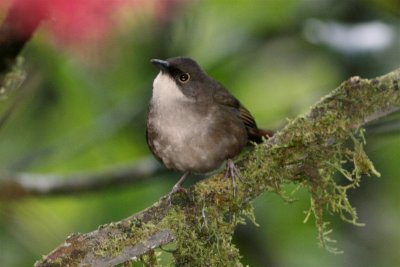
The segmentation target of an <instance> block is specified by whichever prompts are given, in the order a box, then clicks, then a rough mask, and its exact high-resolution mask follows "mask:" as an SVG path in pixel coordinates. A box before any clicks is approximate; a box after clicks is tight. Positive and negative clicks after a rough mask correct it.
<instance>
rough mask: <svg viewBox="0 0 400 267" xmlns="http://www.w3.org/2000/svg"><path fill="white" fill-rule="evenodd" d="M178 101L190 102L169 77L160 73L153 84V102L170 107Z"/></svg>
mask: <svg viewBox="0 0 400 267" xmlns="http://www.w3.org/2000/svg"><path fill="white" fill-rule="evenodd" d="M176 100H188V98H187V97H186V96H185V95H184V94H183V93H182V91H181V90H180V89H179V88H178V85H177V84H176V83H175V81H174V80H173V79H172V78H171V77H170V76H169V75H167V74H164V73H162V72H161V71H160V73H159V74H158V75H157V77H156V78H155V79H154V82H153V101H155V102H157V103H159V104H161V105H162V104H167V105H168V104H171V102H174V101H176Z"/></svg>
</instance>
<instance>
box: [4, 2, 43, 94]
mask: <svg viewBox="0 0 400 267" xmlns="http://www.w3.org/2000/svg"><path fill="white" fill-rule="evenodd" d="M36 4H37V3H35V1H34V0H14V1H13V2H12V4H11V7H10V10H9V12H8V13H7V16H6V18H5V19H4V21H3V23H2V25H1V26H0V87H1V85H2V82H3V78H4V76H5V74H6V73H7V72H8V71H9V70H10V69H11V67H12V66H13V64H14V62H15V60H16V58H17V56H18V54H19V53H20V52H21V50H22V49H23V48H24V46H25V44H26V43H27V42H28V41H29V40H30V39H31V37H32V35H33V33H34V32H35V30H36V29H37V27H38V26H39V24H40V22H41V21H42V20H43V19H45V17H46V13H45V12H44V11H43V10H38V9H37V8H35V5H36Z"/></svg>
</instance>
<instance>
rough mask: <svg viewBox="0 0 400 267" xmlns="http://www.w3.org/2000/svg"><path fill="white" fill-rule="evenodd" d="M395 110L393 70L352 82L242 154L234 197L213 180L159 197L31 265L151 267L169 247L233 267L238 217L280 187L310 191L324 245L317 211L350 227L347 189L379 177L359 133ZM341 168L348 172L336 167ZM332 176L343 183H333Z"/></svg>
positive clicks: (399, 97) (399, 96) (399, 89)
mask: <svg viewBox="0 0 400 267" xmlns="http://www.w3.org/2000/svg"><path fill="white" fill-rule="evenodd" d="M399 108H400V69H398V70H396V71H394V72H391V73H389V74H386V75H384V76H381V77H378V78H375V79H371V80H367V79H360V78H359V77H353V78H351V79H349V80H347V81H345V82H343V83H342V84H341V85H340V86H339V87H338V88H337V89H335V90H334V91H333V92H332V93H330V94H329V95H327V96H326V97H324V98H323V99H322V100H321V101H319V102H318V103H317V104H315V105H314V106H313V107H311V109H310V111H309V112H308V113H307V114H305V115H302V116H299V117H297V118H296V119H294V120H293V121H290V122H289V123H288V124H287V125H286V127H285V128H283V129H282V130H281V131H279V132H277V133H276V134H275V135H274V136H273V137H272V138H270V139H269V140H267V141H266V142H265V143H263V144H262V145H258V146H256V147H255V149H253V150H252V151H249V152H247V153H246V154H245V155H243V157H242V158H241V160H240V162H239V166H240V167H241V173H242V176H243V179H242V181H238V190H237V194H236V196H233V194H232V187H231V183H230V181H229V179H222V176H223V175H222V174H218V175H215V176H213V177H211V178H209V179H206V180H203V181H201V182H198V183H197V184H196V185H194V186H192V187H191V188H189V190H188V194H184V193H180V194H176V195H173V196H172V197H171V198H170V199H169V198H168V197H166V196H164V197H162V198H161V199H160V200H159V201H158V202H157V203H155V204H154V205H152V206H151V207H149V208H148V209H146V210H144V211H142V212H140V213H138V214H135V215H132V216H130V217H128V218H126V219H123V220H121V221H119V222H116V223H111V224H108V225H104V226H101V227H99V229H98V230H96V231H93V232H91V233H86V234H75V235H72V236H70V237H68V238H67V239H66V240H65V242H64V243H63V244H61V245H60V246H59V247H57V248H56V249H55V250H53V251H52V252H51V253H50V254H49V255H47V256H44V257H43V259H42V260H40V261H38V262H37V263H36V265H35V266H91V265H92V266H112V265H115V264H119V263H123V262H127V261H130V260H135V259H140V260H142V261H145V262H147V263H149V264H150V265H151V264H152V265H156V264H157V257H156V256H155V254H154V249H155V248H156V247H159V246H161V245H163V244H166V243H171V242H174V247H175V250H174V252H173V253H172V255H173V256H174V258H175V264H176V265H186V264H187V265H189V266H219V265H221V266H241V263H240V254H239V251H238V249H237V248H236V247H235V246H234V245H233V244H232V242H231V240H232V235H233V232H234V229H235V227H236V225H237V224H238V223H243V221H244V219H243V218H244V216H245V217H246V216H247V217H249V218H250V219H254V217H253V216H254V214H253V211H252V207H251V205H250V201H251V200H253V199H254V198H255V197H257V196H258V195H260V194H261V193H263V192H276V193H278V194H281V195H282V196H284V193H283V189H282V187H283V186H284V184H287V183H295V184H298V185H299V186H302V187H305V188H306V189H308V191H309V192H310V197H311V207H310V211H309V215H313V216H314V217H315V221H316V225H317V228H318V230H319V237H320V240H321V242H322V244H323V245H326V244H327V242H329V241H330V239H329V237H328V235H327V234H328V233H329V232H330V231H329V229H327V224H328V223H327V222H325V220H324V218H323V215H324V212H325V211H326V210H328V211H329V212H331V213H335V214H338V215H339V216H340V217H341V218H342V219H344V220H346V221H349V222H351V223H357V213H356V211H355V209H354V208H353V207H352V206H351V205H350V203H349V201H348V199H347V190H348V189H350V188H354V187H357V186H359V183H360V179H361V175H362V174H367V175H371V174H374V175H379V173H378V172H377V171H376V170H375V169H374V167H373V165H372V163H371V161H370V160H369V159H368V157H367V155H366V154H365V152H364V150H363V142H364V138H363V134H362V133H363V130H362V129H360V127H362V126H363V125H364V124H365V123H367V122H369V121H371V120H376V119H379V118H380V117H382V116H384V115H386V114H388V113H391V112H394V111H395V110H398V109H399ZM349 140H350V141H353V143H354V146H353V148H351V147H349V146H348V141H349ZM346 142H347V144H346ZM349 162H350V163H352V164H353V166H354V168H353V171H348V170H345V169H343V168H342V165H343V164H344V163H349ZM338 171H339V172H340V173H341V174H343V176H344V177H345V178H346V179H347V180H348V182H347V183H345V184H343V183H338V182H336V181H335V180H334V176H333V175H334V173H337V172H338ZM146 253H148V255H147V256H143V255H144V254H146Z"/></svg>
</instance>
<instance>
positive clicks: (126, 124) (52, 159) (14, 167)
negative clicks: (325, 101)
mask: <svg viewBox="0 0 400 267" xmlns="http://www.w3.org/2000/svg"><path fill="white" fill-rule="evenodd" d="M161 2H163V1H160V2H157V1H155V2H154V5H155V6H157V5H158V4H160V3H161ZM163 4H164V5H165V4H166V3H163ZM167 4H169V5H174V2H168V3H167ZM136 9H137V10H135V12H132V14H130V13H129V10H125V11H124V14H121V16H123V19H121V23H120V25H119V26H118V27H116V28H115V29H113V32H112V34H111V36H110V37H109V38H108V39H106V40H102V42H101V43H90V44H86V45H75V46H68V45H65V46H64V45H60V44H58V43H56V42H54V41H52V40H51V38H49V36H48V34H46V32H45V31H44V30H41V31H39V32H38V33H37V34H36V35H35V36H34V38H33V39H32V41H31V42H30V43H29V44H28V46H27V47H26V49H25V51H24V53H23V56H24V58H25V65H24V68H25V71H26V73H27V79H26V81H25V83H24V84H23V85H22V87H21V88H19V89H18V90H16V91H14V92H12V94H11V95H9V96H8V98H7V99H5V100H1V102H0V111H1V112H2V113H3V114H4V112H5V111H6V110H7V109H8V108H9V107H10V106H11V105H12V104H13V103H14V102H16V103H17V104H16V107H17V108H16V109H15V110H14V112H13V113H12V116H11V117H10V118H9V120H8V121H7V123H6V125H5V126H4V127H3V128H1V129H0V168H1V169H4V170H11V171H15V172H30V173H47V172H51V173H60V174H64V173H71V172H75V171H87V170H102V169H108V168H111V167H113V166H116V165H131V164H135V161H136V160H138V159H140V158H143V157H147V156H150V152H149V150H148V149H147V145H146V142H145V134H144V126H145V114H146V109H147V102H148V100H149V98H150V95H151V84H152V80H153V78H154V77H155V75H156V74H157V70H156V69H155V68H154V67H153V66H152V65H151V64H149V60H150V59H151V58H162V59H163V58H168V57H172V56H178V55H188V56H191V57H193V58H195V59H196V60H197V61H198V62H199V63H200V64H201V65H202V66H203V68H204V69H205V70H207V72H208V73H209V74H210V75H211V76H213V77H214V78H216V79H217V80H219V81H220V82H221V83H223V84H224V85H225V86H226V87H227V88H229V89H230V90H231V92H232V93H233V94H234V95H235V96H237V97H238V98H239V99H240V100H241V101H242V103H243V104H244V105H245V106H247V107H248V108H249V110H250V111H251V112H252V113H253V115H254V117H255V118H256V119H257V122H258V124H259V125H260V126H261V127H265V128H272V129H276V128H279V127H281V126H283V125H284V124H285V121H286V118H293V117H295V116H296V115H298V114H300V113H302V112H304V111H306V110H307V109H308V107H309V106H310V105H311V104H313V103H314V102H315V101H317V100H318V99H319V98H320V97H321V96H323V95H324V94H326V93H327V92H329V91H330V90H332V89H334V88H335V87H336V86H338V85H339V83H340V82H341V81H343V80H344V79H347V78H348V77H350V76H352V75H360V76H365V77H374V76H378V75H380V74H383V73H385V72H388V71H390V70H392V69H394V68H397V67H399V65H400V64H399V63H400V32H399V30H398V29H399V28H400V19H399V17H398V15H399V10H400V9H399V5H398V2H397V0H385V1H382V0H379V1H375V0H368V1H361V0H351V1H344V0H341V1H333V0H320V1H317V0H280V1H278V0H265V1H262V0H254V1H245V0H233V1H228V0H225V1H224V0H221V1H212V0H206V1H178V3H177V4H175V5H174V6H172V8H171V9H172V11H171V13H170V14H169V15H168V18H167V19H165V18H160V17H157V16H156V15H155V12H152V11H151V10H148V9H147V8H144V7H143V12H139V11H141V10H140V9H141V6H140V5H138V6H136ZM310 19H316V20H319V21H321V22H337V23H343V24H345V25H348V26H349V27H350V26H352V25H357V24H359V23H365V22H371V21H378V22H382V23H384V24H385V25H387V26H388V27H390V28H391V29H394V30H393V34H394V39H392V41H391V43H390V44H389V45H387V46H386V47H384V48H382V49H380V50H379V49H378V50H370V51H364V52H360V53H356V52H355V53H352V54H349V53H343V52H341V51H338V50H337V49H335V48H334V47H332V46H330V45H329V44H327V43H323V42H321V43H312V42H310V40H308V39H307V38H306V35H305V34H304V32H305V27H306V25H307V23H308V22H309V21H310ZM44 27H45V25H44ZM328 34H330V33H329V32H328ZM342 41H344V42H346V40H342ZM367 141H368V145H367V147H366V149H367V152H368V154H369V155H370V156H371V158H372V159H373V161H374V163H375V165H376V168H377V169H378V171H380V172H381V174H382V178H380V179H366V180H365V181H364V182H363V183H362V185H361V188H360V189H359V190H356V191H354V192H352V195H351V198H352V201H353V203H354V205H355V206H356V207H357V208H358V211H359V216H360V220H361V222H364V223H366V226H365V227H362V228H357V227H355V226H352V225H347V224H346V223H344V222H341V221H339V220H337V219H336V218H331V219H332V220H333V224H334V225H333V226H332V227H333V229H334V234H333V237H334V238H336V239H337V240H338V247H339V248H340V249H341V250H344V251H345V253H344V254H343V255H332V254H330V253H328V252H327V251H325V250H323V249H320V248H318V245H317V240H316V238H315V237H316V229H315V227H314V225H313V223H312V222H308V223H307V224H303V223H302V221H303V219H304V216H305V214H304V211H306V210H307V209H308V208H309V205H310V203H308V202H307V201H308V198H307V197H304V194H305V192H297V193H296V194H295V195H294V197H295V198H296V199H297V201H295V202H294V203H292V204H290V205H289V204H286V203H284V202H283V201H282V200H281V199H280V198H279V197H277V196H275V195H273V194H264V195H262V196H261V197H259V198H258V199H257V200H256V201H255V202H254V205H255V208H256V216H257V222H258V223H259V224H260V227H255V226H253V225H251V224H248V225H246V226H241V227H239V229H238V233H237V235H236V236H235V240H236V242H237V244H238V246H239V248H240V249H241V252H242V255H243V263H245V264H250V266H352V267H354V266H363V267H368V266H370V267H372V266H399V265H400V256H399V253H398V248H399V246H400V231H399V230H398V225H399V224H400V213H399V211H398V204H399V203H400V197H399V195H400V194H399V187H400V183H399V180H398V177H397V176H398V174H399V173H400V167H399V166H400V165H399V164H398V162H399V159H400V154H399V153H400V152H399V151H400V135H399V134H397V135H396V134H395V135H372V134H371V135H368V131H367ZM178 176H179V174H172V175H170V176H168V177H158V178H154V179H149V180H148V181H146V182H141V183H136V184H133V185H131V186H125V187H123V188H121V187H116V188H110V189H108V190H104V191H100V192H95V193H87V194H80V195H71V196H62V197H61V196H60V197H28V198H25V199H23V200H18V199H16V200H13V199H8V200H7V201H3V202H0V266H30V265H32V264H33V262H34V261H35V260H36V259H38V258H40V256H41V255H42V254H47V253H48V252H49V251H50V250H51V249H52V248H54V247H55V246H56V245H58V244H59V243H60V242H62V241H63V240H64V238H65V237H66V236H67V235H68V234H70V233H72V232H85V231H91V230H93V229H96V227H97V226H98V225H101V224H103V223H107V222H110V221H116V220H119V219H121V218H123V217H125V216H128V215H130V214H132V213H135V212H137V211H140V210H141V209H143V208H145V207H146V206H148V205H150V204H151V203H153V202H154V201H156V200H157V199H158V198H159V197H160V196H162V195H163V194H165V193H166V192H168V190H169V189H170V187H171V186H172V184H174V183H175V182H176V179H177V177H178ZM291 190H294V188H290V186H289V187H288V191H289V192H290V191H291Z"/></svg>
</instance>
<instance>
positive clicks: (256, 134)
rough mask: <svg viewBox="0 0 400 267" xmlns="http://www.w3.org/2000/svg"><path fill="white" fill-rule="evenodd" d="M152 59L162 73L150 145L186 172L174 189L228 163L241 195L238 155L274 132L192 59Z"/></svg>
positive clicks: (150, 120)
mask: <svg viewBox="0 0 400 267" xmlns="http://www.w3.org/2000/svg"><path fill="white" fill-rule="evenodd" d="M150 62H151V63H153V64H154V65H156V66H158V67H159V69H160V72H159V73H158V75H157V76H156V78H155V79H154V81H153V91H152V96H151V99H150V103H149V107H148V112H147V122H146V140H147V144H148V146H149V148H150V150H151V152H152V153H153V155H154V156H155V157H156V158H157V159H158V160H159V161H160V162H161V163H162V164H164V165H165V166H166V167H167V168H168V169H173V170H177V171H180V172H183V173H184V174H183V176H182V177H181V178H180V179H179V181H178V182H177V183H176V184H175V185H174V186H173V188H172V190H171V192H170V194H173V193H176V192H178V191H181V190H185V189H184V188H183V187H182V184H183V182H184V181H185V180H186V178H187V177H188V176H189V175H190V174H204V173H209V172H211V171H214V170H216V169H218V168H219V167H220V166H222V164H223V163H224V162H226V172H225V177H228V176H230V177H231V178H232V187H233V192H234V194H235V192H236V177H239V178H240V174H239V172H238V170H237V169H236V166H235V164H234V162H233V159H234V158H235V156H237V155H238V154H239V153H240V152H241V151H242V150H243V148H244V147H245V146H246V145H248V144H249V143H251V142H255V143H260V142H262V140H263V137H267V138H268V137H270V136H272V134H273V132H272V131H268V130H262V129H259V128H258V127H257V124H256V122H255V120H254V118H253V116H252V115H251V113H250V112H249V110H248V109H246V108H245V107H244V106H243V105H242V104H241V103H240V101H239V100H238V99H237V98H235V97H234V96H233V95H232V94H231V93H230V92H229V91H228V90H227V89H226V88H225V87H224V86H223V85H222V84H221V83H219V82H218V81H216V80H215V79H213V78H212V77H211V76H209V75H208V74H207V73H206V72H205V71H204V70H203V69H202V68H201V67H200V66H199V64H198V63H197V62H196V61H195V60H193V59H192V58H190V57H174V58H169V59H166V60H161V59H151V60H150Z"/></svg>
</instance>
